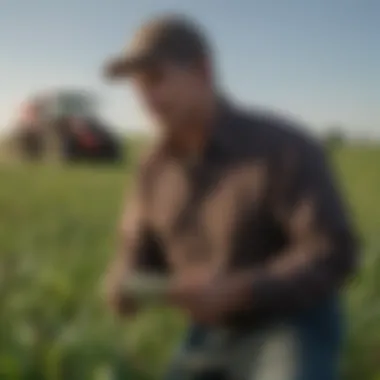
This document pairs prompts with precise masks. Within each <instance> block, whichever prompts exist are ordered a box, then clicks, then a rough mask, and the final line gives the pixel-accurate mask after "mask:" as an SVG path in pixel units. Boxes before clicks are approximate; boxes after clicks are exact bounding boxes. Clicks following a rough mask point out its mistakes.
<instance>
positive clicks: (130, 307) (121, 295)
mask: <svg viewBox="0 0 380 380" xmlns="http://www.w3.org/2000/svg"><path fill="white" fill-rule="evenodd" d="M121 268H122V267H116V266H115V267H114V268H111V270H110V271H109V273H108V274H107V276H106V278H105V284H104V290H105V298H106V301H107V303H108V305H109V307H110V308H111V309H112V310H113V311H114V312H116V313H117V314H118V315H120V316H127V315H131V314H135V312H136V311H137V306H136V303H135V302H134V300H133V298H132V297H131V296H130V295H128V294H126V292H125V289H124V273H123V272H122V271H121Z"/></svg>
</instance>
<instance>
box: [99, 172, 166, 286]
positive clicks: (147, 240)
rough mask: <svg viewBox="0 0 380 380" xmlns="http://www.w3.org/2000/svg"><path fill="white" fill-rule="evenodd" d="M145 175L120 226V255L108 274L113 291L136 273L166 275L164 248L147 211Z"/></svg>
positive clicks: (140, 176) (126, 208) (124, 211)
mask: <svg viewBox="0 0 380 380" xmlns="http://www.w3.org/2000/svg"><path fill="white" fill-rule="evenodd" d="M142 178H143V177H142V175H141V174H140V175H139V176H138V179H137V181H136V185H135V187H134V189H133V191H132V192H131V193H129V194H128V197H127V202H126V206H125V207H124V210H123V214H122V218H121V222H120V227H119V242H118V247H117V251H116V254H115V256H114V258H113V259H112V260H111V263H110V266H109V268H108V271H107V275H106V283H107V288H108V289H109V290H110V291H111V292H112V291H116V289H117V287H118V286H121V284H122V282H123V280H124V279H125V278H126V276H128V275H130V274H133V273H134V272H137V271H139V272H154V273H157V272H158V273H162V272H166V270H167V265H166V261H165V259H164V255H163V252H162V247H161V244H160V242H159V240H158V239H157V237H156V234H155V232H154V230H153V228H152V227H151V226H150V222H149V218H148V215H147V212H146V209H147V205H146V199H145V196H144V194H145V188H144V186H145V185H144V181H143V180H142Z"/></svg>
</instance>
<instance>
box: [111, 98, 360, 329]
mask: <svg viewBox="0 0 380 380" xmlns="http://www.w3.org/2000/svg"><path fill="white" fill-rule="evenodd" d="M213 131H214V132H213V134H212V136H211V138H210V139H209V140H208V142H207V146H206V148H205V149H204V151H203V152H202V154H201V155H200V156H199V157H197V159H196V160H192V161H190V160H186V159H183V158H181V157H178V156H175V155H174V154H173V153H172V152H170V151H168V150H167V149H164V148H163V147H162V146H159V145H157V147H156V149H154V150H153V152H152V153H151V154H150V155H149V156H148V158H147V159H145V160H144V161H143V162H142V163H141V167H140V170H139V173H138V178H137V181H136V189H135V192H134V196H131V197H130V199H129V206H128V207H127V209H126V211H125V217H124V219H123V223H122V248H121V250H120V252H119V254H118V257H117V259H116V261H115V267H118V268H119V273H120V275H122V274H123V275H125V274H126V273H125V272H126V270H127V269H126V268H128V270H134V269H136V268H137V267H139V268H140V269H144V270H155V271H167V272H169V273H174V274H179V275H180V274H181V273H183V272H190V273H191V271H192V270H194V271H197V270H199V269H202V270H204V269H206V270H209V271H213V272H214V273H221V272H228V271H232V270H234V271H237V270H246V269H250V270H252V273H253V274H252V276H253V277H252V281H253V284H254V285H253V289H252V294H253V297H252V305H251V309H250V312H249V313H248V315H245V317H244V319H247V320H249V321H250V322H253V321H256V322H257V321H258V320H268V318H271V317H273V316H277V317H282V316H285V315H288V314H290V313H294V312H296V311H297V310H302V309H304V308H305V307H308V306H310V305H312V304H313V303H314V302H317V300H319V299H323V298H324V297H325V296H328V295H329V294H330V293H332V292H334V291H335V290H336V289H338V287H340V286H341V285H342V284H344V281H345V280H346V277H347V276H348V275H349V274H351V272H352V270H353V269H354V268H355V266H356V250H357V247H356V242H355V238H354V234H353V231H352V229H351V226H350V223H349V221H348V219H347V215H346V210H345V207H344V205H343V204H342V201H341V196H340V194H339V193H338V191H337V188H336V185H335V183H334V179H333V175H332V173H331V172H330V169H329V167H328V164H327V163H326V161H325V157H324V153H323V150H322V148H321V147H320V146H319V145H318V143H317V142H316V141H314V140H313V139H312V138H310V137H308V136H306V135H305V134H303V133H302V132H301V131H300V130H299V129H298V128H297V126H294V125H292V122H290V121H287V120H284V119H281V118H277V117H276V116H274V115H265V114H261V113H259V112H251V113H249V112H246V111H243V110H241V109H237V108H235V107H234V106H231V105H228V104H223V105H222V106H221V110H220V113H219V118H218V121H217V122H216V123H215V125H214V129H213ZM120 268H122V269H120ZM254 273H256V274H254ZM242 320H243V319H240V321H242Z"/></svg>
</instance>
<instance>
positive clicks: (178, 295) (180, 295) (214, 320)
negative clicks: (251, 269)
mask: <svg viewBox="0 0 380 380" xmlns="http://www.w3.org/2000/svg"><path fill="white" fill-rule="evenodd" d="M246 289H247V287H246V280H245V278H241V277H240V276H221V277H215V278H210V276H207V274H204V275H199V276H184V277H183V278H181V279H179V280H178V281H176V282H175V283H174V285H173V288H172V290H171V292H170V296H169V297H170V302H171V303H172V304H173V305H175V306H178V307H180V308H181V309H182V310H184V311H185V312H187V313H189V315H190V317H191V318H192V319H193V320H194V321H196V322H198V323H202V324H206V325H212V326H215V325H218V324H220V323H222V322H223V321H224V320H225V317H226V316H228V315H229V314H231V313H233V312H235V311H239V310H241V309H244V308H245V307H246V305H247V304H248V302H247V301H249V295H248V293H247V291H246Z"/></svg>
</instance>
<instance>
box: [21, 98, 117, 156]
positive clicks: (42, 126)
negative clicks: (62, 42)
mask: <svg viewBox="0 0 380 380" xmlns="http://www.w3.org/2000/svg"><path fill="white" fill-rule="evenodd" d="M97 106H98V104H97V102H96V100H95V98H94V97H93V96H91V95H90V94H87V93H84V92H79V91H59V92H54V93H49V94H42V95H38V96H33V97H32V98H30V99H29V100H28V101H27V102H26V103H25V104H24V106H23V107H22V111H21V114H20V117H19V122H18V123H17V131H16V136H17V138H16V140H17V146H18V148H19V151H20V152H21V154H22V155H23V156H24V157H25V158H26V159H28V160H39V159H41V158H43V157H46V156H49V155H50V154H54V155H56V156H59V157H60V159H62V160H63V161H67V162H80V161H81V162H116V161H120V160H122V156H123V146H122V143H121V142H120V140H119V139H118V138H117V137H116V135H115V134H114V133H112V132H111V130H110V128H109V127H107V126H106V125H105V124H104V123H102V122H101V121H100V119H99V117H97V112H96V109H97Z"/></svg>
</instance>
